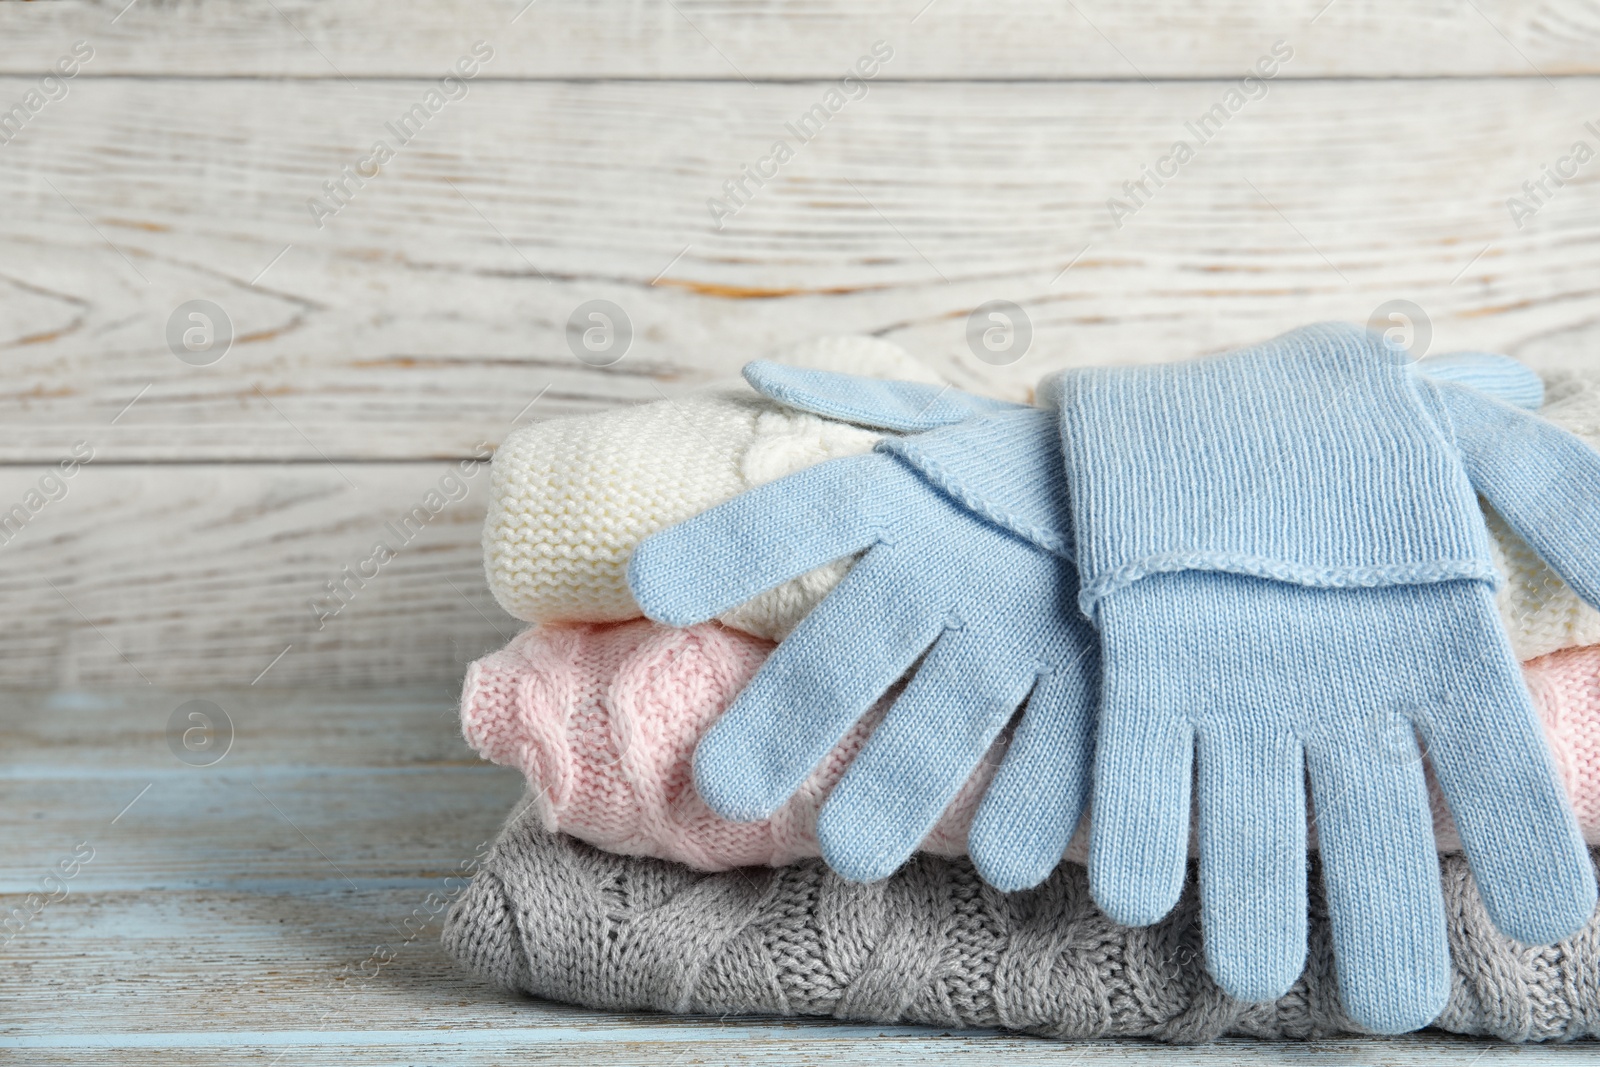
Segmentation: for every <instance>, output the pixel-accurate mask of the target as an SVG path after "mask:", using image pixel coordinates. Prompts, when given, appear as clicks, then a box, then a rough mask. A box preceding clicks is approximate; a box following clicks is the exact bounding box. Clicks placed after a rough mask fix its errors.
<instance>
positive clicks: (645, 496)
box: [483, 337, 939, 638]
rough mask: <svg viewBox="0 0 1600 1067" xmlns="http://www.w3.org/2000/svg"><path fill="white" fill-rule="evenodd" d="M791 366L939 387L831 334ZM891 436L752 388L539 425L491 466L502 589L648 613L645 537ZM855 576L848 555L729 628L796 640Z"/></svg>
mask: <svg viewBox="0 0 1600 1067" xmlns="http://www.w3.org/2000/svg"><path fill="white" fill-rule="evenodd" d="M778 358H779V359H780V360H781V361H783V362H786V363H792V364H794V365H797V366H807V367H817V368H821V369H839V370H849V371H851V372H853V373H857V374H868V375H877V376H882V377H893V378H909V379H913V380H917V381H925V382H934V383H938V382H939V378H938V376H937V375H934V374H932V373H931V372H930V371H928V370H927V369H926V368H924V367H923V366H922V365H921V364H919V363H917V362H916V361H915V360H914V359H912V358H911V357H910V356H908V355H907V354H906V353H905V351H904V350H902V349H901V348H899V347H898V346H896V345H893V344H890V343H888V342H886V341H879V340H876V339H873V338H869V337H833V338H822V339H820V340H816V341H811V342H807V343H805V344H802V345H799V346H796V347H795V348H793V349H790V350H789V351H787V352H785V353H783V354H781V355H780V356H779V357H778ZM879 437H880V435H879V434H877V433H872V432H869V431H866V430H863V429H860V428H858V427H855V426H850V425H847V424H845V423H842V422H838V421H834V420H829V419H822V418H818V417H816V416H813V415H806V414H801V413H798V412H792V411H789V410H787V409H785V408H783V407H782V406H781V405H779V404H777V403H775V402H773V401H770V400H767V399H765V398H763V397H760V396H758V395H757V394H756V393H755V392H754V391H752V390H751V389H750V388H749V387H748V386H747V385H745V384H744V383H743V382H742V381H736V382H729V383H726V384H723V385H719V386H715V387H710V388H707V389H704V390H702V391H700V392H697V393H694V394H691V395H689V396H684V397H679V398H675V399H670V400H662V401H658V402H655V403H650V404H643V405H639V406H636V407H629V408H622V409H618V410H615V411H607V412H602V413H600V414H597V415H590V416H584V417H581V418H573V419H558V420H552V421H549V422H541V423H536V424H534V425H532V426H528V427H525V428H524V429H521V430H518V431H516V432H515V433H512V434H511V435H509V436H508V437H507V438H506V440H505V442H504V443H503V444H502V445H501V446H500V448H499V449H498V451H497V452H496V454H495V458H494V463H493V466H492V468H491V471H490V480H491V495H490V501H489V510H488V516H487V518H486V520H485V522H484V531H483V548H484V563H485V570H486V572H487V576H488V581H489V588H490V590H491V591H492V592H493V593H494V595H495V599H496V600H498V601H499V602H500V605H501V607H503V608H505V610H506V611H507V612H509V613H510V614H511V615H513V616H515V617H516V618H519V619H522V620H524V621H527V622H553V621H564V620H565V621H583V622H603V621H611V620H621V619H631V618H638V617H639V616H640V615H642V614H643V613H642V612H641V611H640V610H639V607H638V605H637V604H636V603H635V602H634V599H633V596H632V594H631V593H629V591H628V582H627V577H626V568H627V563H628V558H629V556H630V555H631V554H632V552H633V548H634V546H635V545H637V544H638V543H639V542H640V541H642V540H643V539H644V538H645V537H647V536H649V535H650V534H652V533H655V532H656V531H657V530H660V529H663V528H665V527H668V526H671V525H673V524H674V523H677V522H681V521H682V520H684V519H687V518H689V517H690V516H692V515H696V514H698V513H700V512H702V511H705V510H706V509H707V508H709V507H711V506H713V505H715V504H717V503H720V502H721V501H724V500H728V499H730V498H732V497H734V496H737V495H738V494H740V493H742V492H744V491H745V490H747V489H750V488H752V487H754V486H757V485H761V484H764V483H766V482H769V481H772V480H774V479H776V478H780V477H782V476H784V475H786V474H789V473H792V472H794V471H797V470H800V469H802V468H804V467H808V466H812V465H813V464H816V463H820V462H822V461H823V460H827V459H833V458H836V457H839V456H847V455H856V454H859V453H862V452H869V451H871V450H872V447H873V445H875V444H876V443H877V441H878V440H879ZM848 569H849V561H848V560H841V561H837V562H834V563H831V564H829V565H828V566H825V567H821V568H819V569H818V570H816V571H814V572H812V573H810V574H807V575H805V576H803V577H801V578H797V579H795V580H794V581H791V582H787V583H785V584H784V585H782V586H780V587H778V588H776V589H773V590H770V591H768V592H766V593H763V594H762V595H761V596H759V597H756V598H754V599H753V600H752V601H750V602H749V603H747V604H744V605H741V606H740V607H738V608H735V609H734V610H733V611H731V612H729V613H727V614H726V615H725V616H724V617H723V620H724V621H725V622H727V623H728V624H729V625H731V626H737V627H739V628H740V629H743V630H746V631H748V632H751V633H755V634H758V635H761V636H764V637H772V638H779V637H782V636H783V635H784V634H786V633H787V632H788V631H789V630H790V629H792V628H793V626H794V625H795V623H797V622H798V621H799V619H800V618H801V617H803V616H804V615H805V613H806V612H807V611H809V610H810V608H811V607H813V606H814V605H815V604H816V603H817V602H818V601H819V600H821V598H822V597H823V596H825V595H826V594H827V592H828V590H830V589H832V588H833V586H834V585H836V584H837V583H838V581H839V579H840V578H842V577H843V576H844V574H845V573H846V572H847V571H848Z"/></svg>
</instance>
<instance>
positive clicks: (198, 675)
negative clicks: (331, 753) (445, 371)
mask: <svg viewBox="0 0 1600 1067" xmlns="http://www.w3.org/2000/svg"><path fill="white" fill-rule="evenodd" d="M45 473H48V471H46V472H45ZM452 475H453V476H454V477H455V478H456V480H454V481H452V480H450V479H451V478H452ZM41 477H43V474H41V472H40V471H39V470H38V469H37V468H31V467H9V468H0V500H4V501H6V502H7V504H6V507H7V508H9V507H11V506H12V502H16V501H26V500H27V499H28V497H27V494H28V493H29V492H30V491H31V490H35V489H37V488H38V486H39V484H40V479H41ZM64 484H65V486H66V495H65V496H62V497H61V498H60V499H59V500H56V501H54V502H49V503H46V504H45V505H44V506H43V507H42V508H41V509H40V510H38V511H37V513H35V514H33V515H32V517H31V518H30V519H29V521H28V523H27V525H25V526H23V527H22V529H21V532H20V533H17V534H15V535H14V536H12V537H11V539H10V542H9V543H8V544H4V545H0V597H3V598H4V601H5V603H6V606H7V612H6V618H5V620H4V622H3V623H0V684H6V685H32V686H38V685H68V686H75V685H143V684H146V683H147V682H148V683H150V684H154V685H162V684H169V685H198V686H205V685H249V684H251V682H252V680H254V679H256V678H257V677H258V675H264V676H263V677H261V678H260V682H259V684H260V685H275V686H281V685H289V684H306V683H309V682H321V683H329V682H355V683H377V684H385V683H401V682H417V681H434V682H450V681H459V679H460V677H461V674H462V670H463V668H464V666H465V664H466V663H467V661H468V660H470V659H473V658H475V657H477V656H480V655H483V654H484V653H486V652H488V651H490V650H492V649H495V648H498V647H500V646H501V645H503V644H504V643H505V642H506V641H507V640H509V639H510V638H511V636H512V635H514V634H515V633H516V632H517V630H519V629H520V628H521V624H520V623H517V622H515V621H514V620H512V619H511V618H510V617H509V616H507V615H505V613H503V612H502V611H501V610H500V609H499V607H498V606H497V605H496V604H495V603H494V601H493V599H492V598H491V597H490V595H489V592H488V588H487V585H486V584H485V581H484V577H483V558H482V549H481V546H480V530H481V527H482V524H483V511H484V506H485V505H484V500H485V497H486V494H487V492H488V488H487V486H488V474H487V473H486V472H480V473H478V474H476V475H475V476H474V477H472V478H464V477H460V465H459V464H458V463H443V462H438V463H395V464H388V463H368V464H340V465H338V466H333V465H330V464H327V463H323V462H320V461H318V462H316V463H309V464H172V465H156V466H141V465H122V466H117V465H97V464H94V463H91V464H90V465H88V466H86V467H82V468H80V469H79V471H78V473H77V474H76V475H74V476H73V477H72V478H71V479H70V480H66V481H64ZM462 489H465V492H466V495H464V496H461V492H462ZM452 492H453V493H455V494H456V495H458V496H461V499H460V500H458V501H455V502H451V501H450V499H449V496H448V495H447V494H450V493H452ZM430 493H438V494H439V495H438V496H437V497H434V498H432V500H431V503H430V498H429V495H428V494H430ZM431 504H438V505H440V507H439V511H438V514H437V515H433V514H430V513H429V512H428V508H429V507H430V506H431ZM418 507H422V508H423V509H424V515H426V516H427V517H428V521H427V522H426V523H425V524H423V523H420V520H419V519H418V518H417V517H416V514H415V510H414V509H416V508H418ZM3 510H4V509H0V511H3ZM407 516H411V523H410V525H409V526H407V525H406V519H407ZM0 518H3V516H0ZM419 526H420V532H418V528H419ZM407 533H410V534H411V539H410V541H409V542H408V541H406V540H405V535H406V534H407ZM379 542H382V543H383V544H385V545H387V546H388V547H389V548H390V549H392V550H394V551H395V558H393V559H392V560H389V561H388V562H386V563H383V564H382V565H381V566H376V567H375V566H373V565H368V564H367V561H369V560H372V559H374V547H375V545H376V544H378V543H379ZM345 568H349V569H350V570H349V574H351V575H354V580H352V579H351V578H350V577H347V576H346V572H345ZM363 573H365V574H368V575H371V577H370V578H362V574H363ZM329 582H333V583H335V584H336V585H338V587H339V589H340V590H341V595H340V596H337V597H335V596H333V595H332V594H330V593H329V592H328V583H329ZM341 603H343V604H345V605H346V606H344V607H340V604H341ZM314 605H315V606H314ZM335 609H337V613H336V614H331V615H330V613H332V612H334V611H335ZM291 646H292V647H291ZM285 649H288V651H287V652H285V651H284V650H285ZM280 654H282V655H281V658H279V657H280ZM275 661H276V662H275ZM269 668H270V669H269Z"/></svg>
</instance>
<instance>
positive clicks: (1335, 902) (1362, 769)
mask: <svg viewBox="0 0 1600 1067" xmlns="http://www.w3.org/2000/svg"><path fill="white" fill-rule="evenodd" d="M1382 714H1383V712H1382V709H1378V711H1377V714H1376V715H1368V716H1366V717H1365V718H1363V717H1361V715H1360V713H1359V712H1357V713H1355V717H1354V719H1353V721H1352V720H1351V717H1349V716H1344V717H1341V719H1340V721H1338V722H1337V723H1332V722H1330V723H1328V724H1326V726H1325V729H1324V730H1322V731H1320V732H1319V733H1318V734H1316V735H1314V736H1313V737H1310V738H1308V739H1307V741H1306V767H1307V770H1308V771H1309V772H1310V776H1311V798H1312V805H1313V809H1314V812H1315V825H1316V831H1317V843H1318V846H1319V848H1320V849H1321V853H1322V881H1323V887H1324V890H1325V891H1326V894H1327V899H1328V917H1329V921H1330V925H1331V927H1332V932H1333V953H1334V964H1335V968H1336V970H1337V971H1338V975H1339V997H1340V1000H1341V1001H1342V1002H1343V1004H1344V1009H1345V1011H1346V1012H1347V1013H1348V1014H1349V1015H1350V1017H1351V1018H1352V1019H1354V1020H1355V1021H1356V1022H1358V1023H1360V1024H1361V1025H1362V1026H1365V1027H1367V1028H1368V1029H1371V1030H1373V1031H1375V1032H1377V1033H1382V1034H1398V1033H1406V1032H1408V1031H1411V1030H1416V1029H1419V1028H1421V1027H1423V1026H1426V1025H1427V1024H1428V1023H1430V1022H1432V1021H1433V1019H1434V1018H1435V1017H1436V1016H1437V1015H1438V1014H1439V1012H1440V1011H1442V1010H1443V1009H1444V1006H1445V1002H1446V1001H1447V1000H1448V999H1449V996H1450V954H1449V945H1448V942H1447V940H1446V937H1445V924H1444V897H1443V893H1442V891H1441V889H1440V885H1439V861H1438V857H1437V854H1436V852H1435V850H1434V840H1433V819H1432V816H1431V814H1430V812H1429V809H1428V790H1427V786H1426V784H1425V782H1424V780H1423V775H1422V754H1421V750H1420V749H1419V748H1418V747H1417V745H1416V741H1415V738H1414V737H1413V735H1412V733H1411V730H1410V727H1409V725H1408V724H1407V725H1403V726H1402V727H1401V728H1400V729H1399V730H1398V731H1397V732H1390V733H1385V732H1382V731H1378V730H1374V729H1373V728H1372V725H1371V724H1372V723H1374V722H1378V721H1380V720H1381V718H1382Z"/></svg>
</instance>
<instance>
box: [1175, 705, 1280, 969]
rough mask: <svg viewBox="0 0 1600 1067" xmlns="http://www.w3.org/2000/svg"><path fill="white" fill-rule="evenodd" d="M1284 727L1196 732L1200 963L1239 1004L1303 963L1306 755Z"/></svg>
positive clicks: (1209, 725) (1241, 720)
mask: <svg viewBox="0 0 1600 1067" xmlns="http://www.w3.org/2000/svg"><path fill="white" fill-rule="evenodd" d="M1272 710H1273V712H1280V709H1276V708H1275V709H1272ZM1282 721H1283V716H1282V714H1281V713H1278V714H1269V715H1245V716H1230V717H1229V720H1228V721H1226V722H1220V721H1211V720H1210V719H1208V720H1206V721H1202V722H1201V724H1200V726H1199V728H1198V729H1197V731H1196V733H1197V735H1198V737H1197V745H1196V749H1197V759H1198V760H1199V773H1198V775H1197V781H1198V785H1197V793H1196V797H1195V803H1196V804H1197V805H1198V807H1199V816H1200V817H1199V824H1200V925H1201V927H1202V928H1203V929H1204V930H1205V953H1206V963H1207V966H1208V967H1209V968H1210V970H1211V974H1212V976H1213V977H1214V978H1216V980H1217V984H1218V985H1219V986H1221V987H1222V991H1223V992H1225V993H1227V994H1228V995H1229V996H1231V997H1236V998H1237V999H1239V1000H1249V1001H1260V1000H1275V999H1277V998H1278V997H1281V996H1283V994H1285V993H1287V992H1288V991H1289V988H1290V987H1291V986H1293V985H1294V983H1295V980H1296V979H1298V978H1299V977H1300V972H1301V971H1302V970H1303V969H1304V967H1305V959H1306V808H1305V793H1306V789H1305V757H1304V754H1303V752H1302V751H1301V748H1300V742H1299V740H1298V739H1297V738H1296V737H1295V736H1294V735H1293V734H1292V733H1291V732H1290V731H1289V730H1288V729H1286V728H1284V727H1282V726H1276V725H1272V724H1273V723H1274V722H1277V723H1281V722H1282Z"/></svg>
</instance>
